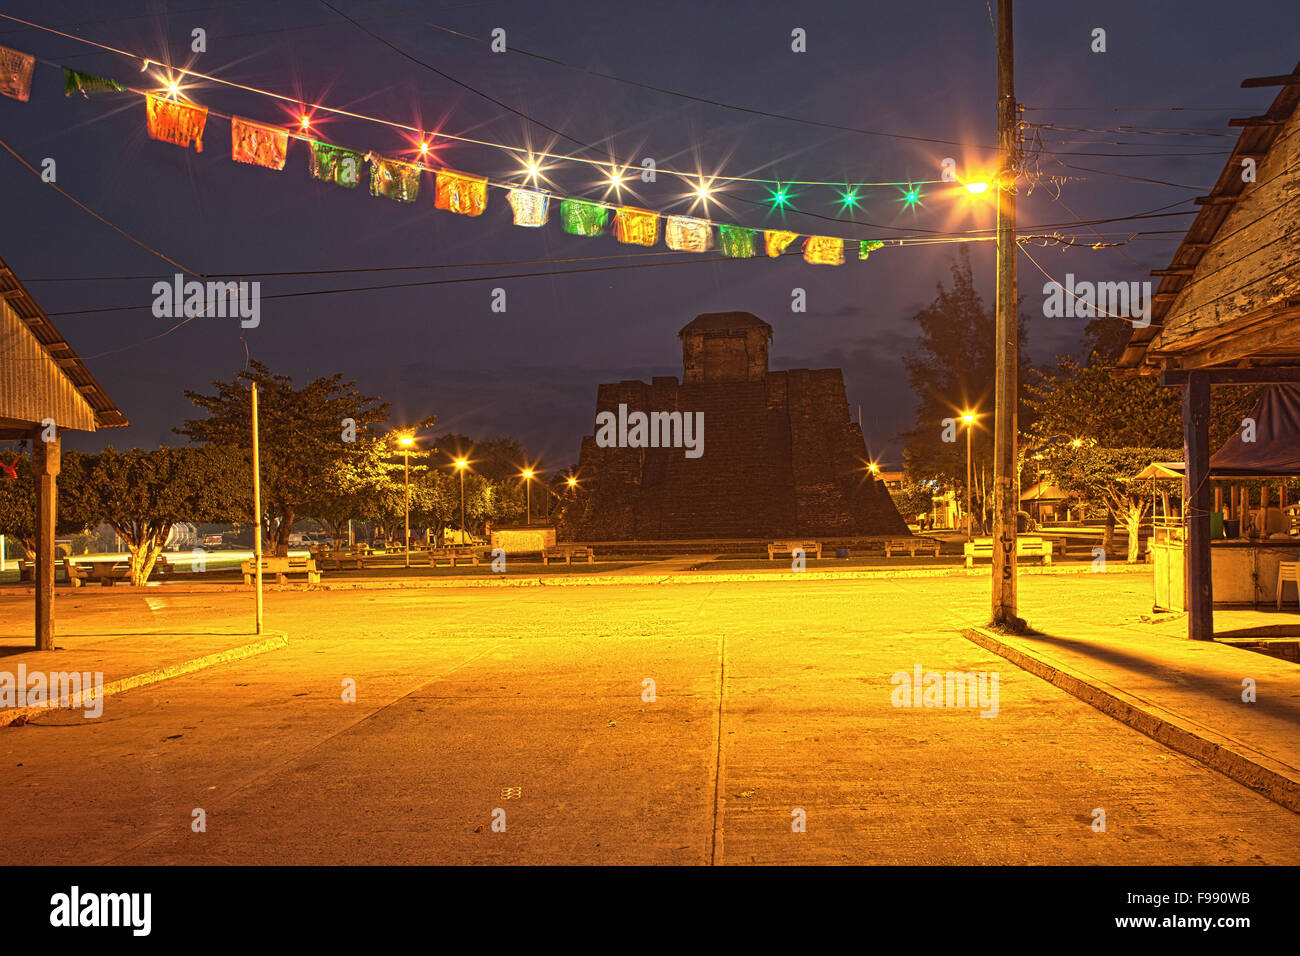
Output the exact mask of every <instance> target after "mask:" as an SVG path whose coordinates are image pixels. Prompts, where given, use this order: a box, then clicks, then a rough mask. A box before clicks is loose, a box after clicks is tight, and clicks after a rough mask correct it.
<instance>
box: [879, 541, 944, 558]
mask: <svg viewBox="0 0 1300 956" xmlns="http://www.w3.org/2000/svg"><path fill="white" fill-rule="evenodd" d="M895 551H898V552H900V553H901V552H903V551H906V552H907V555H908V557H911V558H914V557H916V553H917V552H918V551H920V552H921V553H922V554H930V555H933V556H934V557H936V558H937V557H938V556H939V540H938V539H937V538H891V539H890V540H889V541H886V542H885V557H887V558H892V557H893V556H894V552H895Z"/></svg>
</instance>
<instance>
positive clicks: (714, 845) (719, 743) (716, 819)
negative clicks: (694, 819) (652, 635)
mask: <svg viewBox="0 0 1300 956" xmlns="http://www.w3.org/2000/svg"><path fill="white" fill-rule="evenodd" d="M726 701H727V633H726V631H723V632H721V633H720V634H719V635H718V717H717V721H716V722H715V723H714V731H713V745H714V748H715V749H714V751H713V754H714V759H713V827H712V831H711V833H710V839H709V866H717V865H718V861H719V857H720V856H721V855H722V849H721V845H722V804H723V803H724V802H725V800H726V797H725V796H724V795H723V793H722V781H723V779H724V776H725V774H726V768H727V765H726V761H725V760H724V759H723V747H724V740H725V738H724V737H723V733H722V724H723V720H724V718H725V716H726Z"/></svg>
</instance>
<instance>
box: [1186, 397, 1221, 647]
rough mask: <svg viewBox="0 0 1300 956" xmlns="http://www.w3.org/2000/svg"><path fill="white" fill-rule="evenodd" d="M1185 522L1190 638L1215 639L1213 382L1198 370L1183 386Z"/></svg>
mask: <svg viewBox="0 0 1300 956" xmlns="http://www.w3.org/2000/svg"><path fill="white" fill-rule="evenodd" d="M1183 456H1184V461H1186V463H1187V472H1186V476H1185V477H1184V479H1183V481H1184V485H1183V520H1184V522H1185V524H1186V527H1187V544H1186V548H1187V561H1186V568H1187V636H1188V637H1189V638H1191V639H1192V640H1194V641H1209V640H1213V639H1214V605H1213V601H1214V594H1213V585H1212V583H1211V578H1210V382H1209V379H1208V378H1207V377H1206V375H1205V373H1204V372H1200V371H1194V372H1192V373H1190V374H1189V375H1188V376H1187V384H1185V385H1184V386H1183Z"/></svg>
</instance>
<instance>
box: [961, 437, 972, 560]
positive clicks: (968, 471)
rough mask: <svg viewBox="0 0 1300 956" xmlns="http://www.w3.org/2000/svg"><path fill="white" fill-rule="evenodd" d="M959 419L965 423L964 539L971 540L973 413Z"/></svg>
mask: <svg viewBox="0 0 1300 956" xmlns="http://www.w3.org/2000/svg"><path fill="white" fill-rule="evenodd" d="M961 420H962V421H963V422H965V423H966V540H967V541H971V540H973V539H974V537H975V528H974V524H973V522H974V518H975V513H974V512H973V511H971V504H970V497H971V481H972V478H971V438H970V434H971V431H972V430H973V429H974V427H975V413H974V412H966V413H964V414H963V415H962V416H961Z"/></svg>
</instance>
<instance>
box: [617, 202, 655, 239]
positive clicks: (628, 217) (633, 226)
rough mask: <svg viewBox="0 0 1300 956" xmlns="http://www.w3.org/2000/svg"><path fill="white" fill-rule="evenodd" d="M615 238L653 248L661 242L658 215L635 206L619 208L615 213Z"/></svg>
mask: <svg viewBox="0 0 1300 956" xmlns="http://www.w3.org/2000/svg"><path fill="white" fill-rule="evenodd" d="M614 238H616V239H617V240H618V241H619V242H627V243H630V244H632V245H634V246H653V245H654V244H655V243H656V242H658V241H659V216H658V214H657V213H653V212H651V211H650V210H648V209H637V208H636V207H634V206H619V207H618V209H617V210H616V211H615V213H614Z"/></svg>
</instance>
